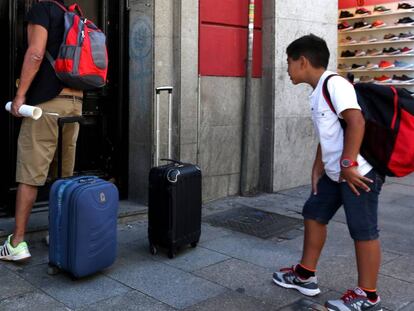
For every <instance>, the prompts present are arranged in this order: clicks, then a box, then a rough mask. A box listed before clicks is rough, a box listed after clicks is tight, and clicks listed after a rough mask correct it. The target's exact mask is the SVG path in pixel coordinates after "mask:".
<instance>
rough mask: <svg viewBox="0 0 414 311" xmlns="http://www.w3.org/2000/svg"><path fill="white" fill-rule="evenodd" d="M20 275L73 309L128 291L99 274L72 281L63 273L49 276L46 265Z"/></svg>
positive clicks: (32, 268) (35, 267)
mask: <svg viewBox="0 0 414 311" xmlns="http://www.w3.org/2000/svg"><path fill="white" fill-rule="evenodd" d="M20 275H21V276H22V277H23V278H24V279H26V280H27V281H29V282H30V283H31V284H33V285H34V286H36V287H37V288H39V289H41V290H42V291H43V292H45V293H47V294H48V295H50V296H51V297H53V298H54V299H56V300H58V301H60V302H62V303H64V304H65V305H66V306H68V307H69V308H73V309H75V308H80V307H83V306H85V305H89V304H92V303H95V302H97V301H100V300H103V299H107V298H110V297H113V296H117V295H120V294H123V293H126V292H128V291H129V290H130V288H128V287H127V286H124V285H122V284H121V283H119V282H116V281H114V280H112V279H110V278H108V277H106V276H105V275H103V274H100V273H99V274H96V275H94V276H91V277H86V278H82V279H79V280H73V279H72V278H71V277H70V276H69V275H67V274H65V273H61V274H58V275H54V276H50V275H48V274H47V265H38V266H34V267H30V268H28V269H25V270H24V271H22V272H21V273H20Z"/></svg>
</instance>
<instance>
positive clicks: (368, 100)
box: [322, 74, 414, 177]
mask: <svg viewBox="0 0 414 311" xmlns="http://www.w3.org/2000/svg"><path fill="white" fill-rule="evenodd" d="M333 76H337V75H336V74H332V75H330V76H328V77H327V78H326V79H325V82H324V84H323V89H322V92H323V96H324V98H325V100H326V102H327V103H328V105H329V107H330V108H331V110H332V111H333V112H334V113H335V114H336V111H335V108H334V106H333V105H332V101H331V96H330V94H329V91H328V81H329V79H330V78H332V77H333ZM354 88H355V91H356V94H357V99H358V103H359V105H360V106H361V109H362V113H363V115H364V118H365V134H364V139H363V142H362V145H361V150H360V153H361V155H362V156H363V157H364V158H365V159H366V160H367V161H368V163H370V164H371V165H372V166H373V167H374V168H375V169H376V170H377V172H378V173H380V174H382V175H387V176H396V177H402V176H406V175H408V174H410V173H412V172H414V98H413V97H412V96H411V93H410V92H408V91H407V90H406V89H399V88H395V87H394V86H386V85H377V84H373V83H356V84H354ZM340 121H341V125H342V127H344V128H345V127H346V125H345V124H344V123H345V122H344V121H343V120H341V119H340Z"/></svg>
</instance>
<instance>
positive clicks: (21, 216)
mask: <svg viewBox="0 0 414 311" xmlns="http://www.w3.org/2000/svg"><path fill="white" fill-rule="evenodd" d="M36 197H37V187H35V186H30V185H26V184H19V186H18V188H17V195H16V225H15V228H14V233H13V237H12V246H17V245H18V244H19V243H20V242H22V241H24V234H25V232H26V227H27V223H28V221H29V217H30V213H31V211H32V207H33V204H34V203H35V201H36Z"/></svg>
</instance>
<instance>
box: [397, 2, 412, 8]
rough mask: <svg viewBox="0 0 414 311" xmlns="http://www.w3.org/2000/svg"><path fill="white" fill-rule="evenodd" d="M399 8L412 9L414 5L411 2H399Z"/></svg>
mask: <svg viewBox="0 0 414 311" xmlns="http://www.w3.org/2000/svg"><path fill="white" fill-rule="evenodd" d="M398 9H399V10H410V9H414V6H412V5H411V4H409V3H398Z"/></svg>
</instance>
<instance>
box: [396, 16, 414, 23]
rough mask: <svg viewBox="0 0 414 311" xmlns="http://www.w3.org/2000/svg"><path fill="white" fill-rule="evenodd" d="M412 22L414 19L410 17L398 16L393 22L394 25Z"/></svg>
mask: <svg viewBox="0 0 414 311" xmlns="http://www.w3.org/2000/svg"><path fill="white" fill-rule="evenodd" d="M413 23H414V19H412V18H411V17H403V18H400V19H399V20H398V21H397V22H396V23H395V24H396V25H412V24H413Z"/></svg>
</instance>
